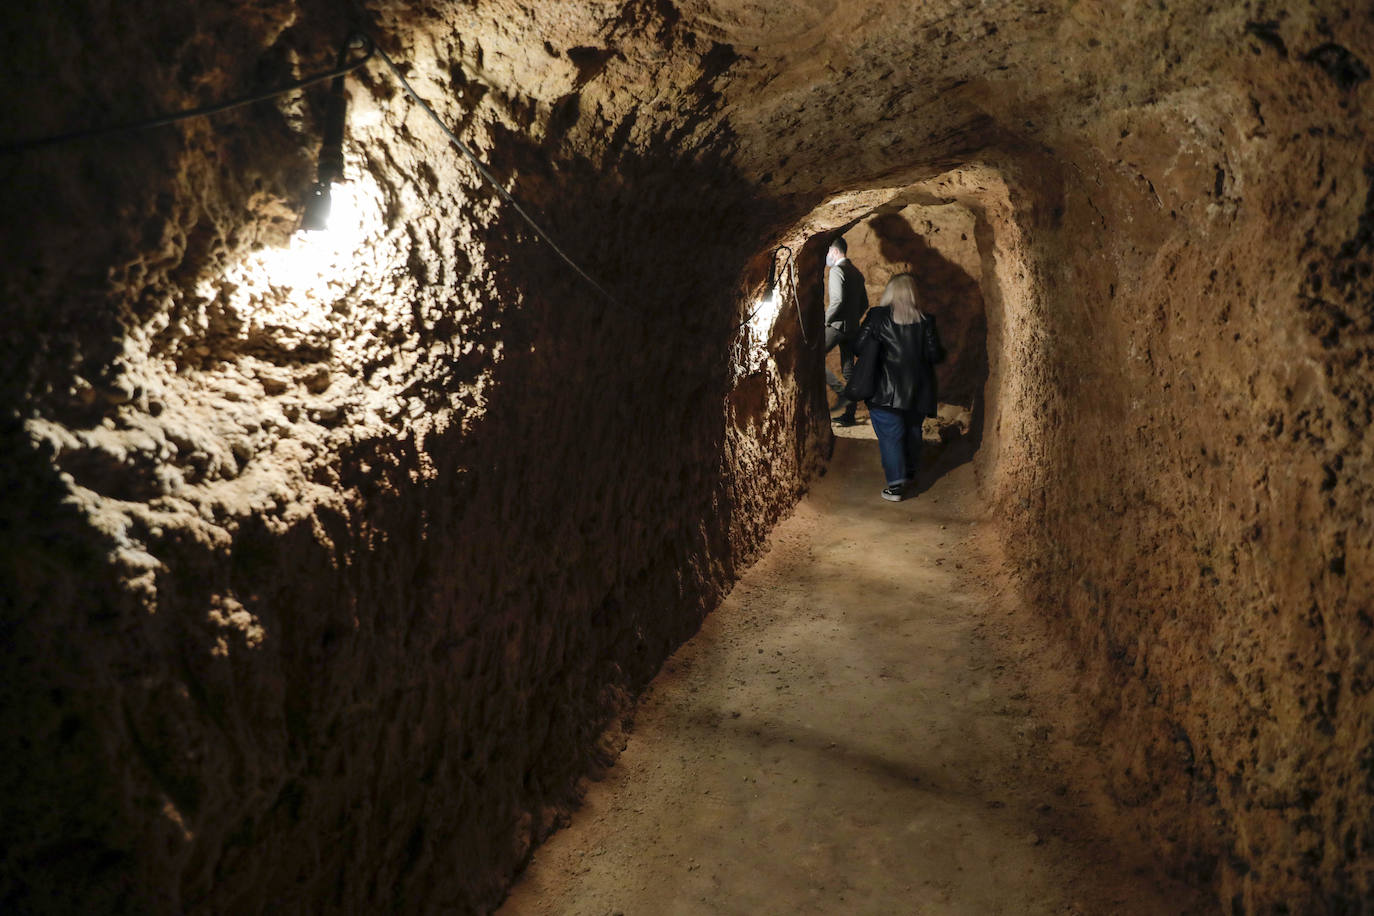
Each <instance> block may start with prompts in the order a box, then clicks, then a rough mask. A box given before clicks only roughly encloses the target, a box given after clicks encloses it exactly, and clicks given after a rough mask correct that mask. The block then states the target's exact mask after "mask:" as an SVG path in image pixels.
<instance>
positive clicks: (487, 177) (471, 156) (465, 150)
mask: <svg viewBox="0 0 1374 916" xmlns="http://www.w3.org/2000/svg"><path fill="white" fill-rule="evenodd" d="M377 55H378V56H379V57H381V59H382V61H383V62H384V63H385V64H386V65H387V66H388V67H389V68H390V69H391V72H392V74H394V75H395V77H396V79H397V80H399V81H400V83H401V85H402V86H403V87H404V88H405V91H406V92H407V93H408V94H409V95H410V97H411V98H412V99H414V100H415V103H416V104H417V105H419V106H420V108H421V109H423V110H424V112H425V114H427V115H429V116H430V118H431V119H432V120H433V121H434V123H435V124H437V125H439V129H440V130H442V131H443V132H444V135H445V136H447V137H448V138H449V140H451V141H453V145H454V146H456V147H458V152H460V153H462V154H463V156H464V157H465V158H466V159H467V160H468V161H469V162H471V163H472V166H473V168H475V169H477V172H478V174H480V175H481V176H482V178H483V180H484V181H486V183H487V184H488V185H490V186H491V189H492V190H493V191H495V192H496V193H497V194H498V195H500V197H501V199H502V200H504V201H505V202H506V203H508V204H510V205H511V206H512V207H513V208H515V212H516V213H518V214H520V218H521V219H523V220H524V221H525V222H526V223H528V224H529V227H530V228H531V229H533V230H534V231H535V233H537V234H538V236H539V237H540V238H541V239H543V240H544V241H545V243H547V244H548V246H549V247H550V248H552V249H553V250H554V253H555V254H557V255H558V256H559V257H560V258H562V259H563V260H564V262H566V263H567V265H568V266H569V267H571V268H572V269H573V270H575V271H577V274H578V276H580V277H581V278H582V279H583V280H586V281H587V282H588V283H589V284H591V286H592V287H593V288H594V289H595V290H596V291H597V292H599V293H601V295H603V296H605V297H606V299H607V301H609V302H610V303H611V304H612V305H616V306H619V307H620V308H622V309H625V310H626V311H630V312H634V310H633V309H630V308H629V307H628V306H626V305H623V304H621V302H620V300H618V299H616V297H615V296H612V295H611V294H610V293H609V292H607V290H606V287H604V286H602V285H601V284H600V283H597V282H596V281H595V280H593V279H592V278H591V275H590V274H588V273H587V272H586V271H585V270H583V269H582V268H581V267H580V266H578V263H577V262H576V261H574V260H573V259H572V258H571V257H570V256H569V255H568V253H567V252H566V251H564V250H563V249H562V248H561V247H559V245H558V243H557V242H555V241H554V240H553V239H552V238H551V237H550V236H549V234H548V233H547V232H545V231H544V229H543V227H541V226H540V225H539V224H538V223H537V222H535V220H534V217H533V216H530V215H529V213H528V212H526V210H525V208H524V207H522V206H520V202H519V201H517V200H516V199H515V198H514V197H512V196H511V193H510V192H509V191H507V190H506V189H505V188H504V187H502V186H501V183H500V182H499V181H497V180H496V177H495V176H494V175H492V174H491V172H489V171H488V170H487V167H486V165H484V164H483V163H482V160H481V159H479V158H477V154H476V153H474V152H473V151H472V150H471V149H470V148H469V147H468V145H467V144H466V143H464V142H463V141H462V140H460V139H459V138H458V135H457V134H456V133H454V132H453V130H452V129H450V128H449V126H448V125H447V124H445V123H444V120H443V119H442V118H440V117H439V115H437V114H436V113H435V111H434V109H433V108H430V107H429V103H428V102H426V101H425V100H424V99H422V98H420V95H419V93H417V92H416V91H415V90H414V89H413V88H412V87H411V85H410V82H409V81H408V80H407V79H406V78H405V74H403V73H401V71H400V68H398V67H397V66H396V64H395V62H394V61H393V60H392V59H391V58H390V57H389V56H388V55H387V53H386V51H384V50H382V49H381V48H377ZM634 314H636V315H638V314H639V313H638V312H634Z"/></svg>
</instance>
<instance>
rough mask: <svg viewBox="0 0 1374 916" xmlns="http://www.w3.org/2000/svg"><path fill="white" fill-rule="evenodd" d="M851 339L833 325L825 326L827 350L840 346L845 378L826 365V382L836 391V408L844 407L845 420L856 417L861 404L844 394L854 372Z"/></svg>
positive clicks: (842, 370)
mask: <svg viewBox="0 0 1374 916" xmlns="http://www.w3.org/2000/svg"><path fill="white" fill-rule="evenodd" d="M849 344H850V341H849V340H848V339H847V338H846V337H845V336H844V332H843V331H842V330H840V329H839V328H837V327H833V326H831V325H826V326H825V352H826V353H827V354H829V353H830V351H831V350H833V349H835V347H837V346H838V347H839V348H840V373H841V374H842V375H843V376H844V380H843V381H841V380H840V379H838V378H836V377H835V373H833V372H831V371H830V367H829V366H826V367H825V383H826V384H827V385H829V386H830V390H831V391H833V392H835V397H837V398H839V401H838V402H836V404H835V409H837V410H838V409H839V408H841V407H843V408H844V414H843V415H842V416H843V418H844V419H845V420H853V419H854V411H855V410H857V409H858V407H859V405H858V404H855V403H854V402H853V401H851V400H849V399H848V398H846V397H845V396H844V386H845V385H847V384H849V377H850V376H851V375H853V374H854V350H853V349H852V348H851V347H850V346H849Z"/></svg>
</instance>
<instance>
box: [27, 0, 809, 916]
mask: <svg viewBox="0 0 1374 916" xmlns="http://www.w3.org/2000/svg"><path fill="white" fill-rule="evenodd" d="M16 15H19V14H16ZM22 16H23V19H22V20H21V21H16V22H15V23H14V26H15V28H14V30H13V31H12V32H7V33H6V34H7V44H8V45H10V46H9V47H7V49H6V50H7V51H9V52H13V53H11V54H9V55H8V56H7V59H8V60H13V61H16V62H17V63H16V70H15V71H14V74H13V75H11V76H7V78H6V80H7V86H6V93H7V96H8V97H9V98H10V99H12V100H13V101H14V103H15V105H16V111H21V112H22V116H21V117H16V118H14V119H7V122H6V123H7V126H6V128H5V130H6V131H14V132H15V133H14V135H20V133H21V132H20V131H19V130H18V128H17V125H20V124H22V125H24V130H23V131H22V135H23V136H32V135H38V134H43V133H46V132H49V131H55V130H60V129H63V128H65V127H68V126H69V125H71V124H85V123H90V122H92V121H98V120H105V119H107V118H108V119H110V120H121V119H124V118H130V117H138V116H141V115H143V114H145V113H151V112H155V111H158V110H164V109H168V108H177V107H183V106H187V105H191V104H197V103H203V102H207V101H212V100H216V99H219V98H223V97H225V96H232V95H235V94H237V93H239V92H242V91H245V90H249V89H256V88H258V87H261V86H264V85H272V84H274V83H277V82H280V81H283V80H285V79H290V78H294V77H296V76H298V75H301V74H303V73H309V72H313V71H316V70H319V69H322V68H325V67H327V66H329V65H331V64H332V63H333V58H334V54H335V53H336V51H337V48H338V47H339V45H340V43H341V42H342V41H343V38H344V36H345V34H346V32H347V26H348V25H349V18H350V16H349V12H348V9H347V8H346V7H340V6H336V5H331V4H326V3H308V2H306V3H286V2H264V3H258V4H250V5H244V4H237V3H234V4H230V3H225V4H195V5H192V6H188V7H186V8H185V9H179V10H175V11H174V10H170V9H168V8H166V6H165V5H156V4H134V5H133V6H130V5H129V4H124V5H122V6H121V7H120V8H119V9H118V10H115V9H114V8H113V7H110V6H108V5H107V4H104V3H101V2H94V0H93V2H90V3H80V4H68V5H64V6H58V7H52V6H50V5H42V6H40V5H34V6H32V7H30V8H28V9H26V10H25V11H23V13H22ZM362 18H363V19H364V20H365V21H366V22H367V23H368V24H370V25H371V26H372V28H373V29H374V31H375V33H376V34H377V36H378V39H379V41H380V42H381V43H382V46H383V47H384V48H385V49H386V50H387V51H388V52H389V53H391V54H392V55H394V56H395V57H396V58H397V59H398V60H400V61H402V62H403V64H404V65H405V67H406V70H407V73H408V74H409V76H410V77H411V78H412V79H413V81H414V83H415V86H416V88H417V89H418V90H419V91H420V92H421V93H422V94H423V95H424V96H426V97H427V98H428V99H429V100H431V101H432V102H433V103H434V104H435V106H436V108H437V109H438V110H439V111H440V113H442V114H443V115H444V116H445V117H446V118H448V119H450V120H451V121H452V122H453V123H455V124H456V125H457V126H458V128H459V129H460V131H461V132H462V133H463V135H464V136H465V138H466V139H467V140H468V141H469V142H470V143H472V144H473V145H474V146H475V147H476V148H477V149H478V150H479V151H480V152H481V153H482V154H483V155H484V157H485V158H486V159H487V160H488V162H489V163H490V165H491V167H492V169H493V171H494V172H495V173H496V175H497V176H498V178H499V179H500V180H501V181H503V182H504V183H506V184H507V185H509V186H512V187H513V188H515V190H516V191H517V193H518V194H520V196H521V197H522V199H523V200H524V202H525V203H526V204H527V205H528V206H529V207H530V208H531V209H532V210H533V211H534V212H536V213H538V214H539V215H540V217H541V219H542V220H543V221H544V223H545V225H546V227H547V228H548V230H549V231H550V232H551V233H552V234H553V235H554V236H555V237H556V238H557V239H559V240H560V241H561V242H562V243H563V244H564V245H565V246H566V247H567V248H568V250H569V251H570V253H571V254H572V255H573V256H574V257H575V258H577V260H578V261H579V262H580V263H582V264H583V265H584V266H585V267H586V268H587V269H588V270H589V271H590V272H592V273H593V274H594V275H595V276H596V277H597V278H598V279H600V280H601V281H602V282H603V283H605V284H606V285H607V286H608V288H609V289H610V290H611V291H612V293H613V295H614V296H615V298H616V300H617V303H618V304H617V303H611V302H608V301H607V300H606V299H605V298H604V297H602V296H600V295H599V294H597V293H596V292H594V291H592V290H591V289H590V288H589V287H588V286H587V285H586V284H585V283H583V282H582V281H581V280H580V279H579V278H578V277H577V276H576V275H575V274H573V273H571V272H570V270H569V269H568V268H567V267H566V266H565V265H564V264H562V263H561V262H560V261H559V260H558V259H557V258H556V257H555V256H554V255H552V254H551V252H550V251H549V249H548V248H547V246H545V245H544V244H543V243H542V242H540V241H539V240H538V239H537V238H535V237H534V235H533V234H532V233H531V232H530V231H529V230H528V228H527V227H525V226H524V225H523V224H521V223H520V222H519V221H518V220H517V219H516V217H515V214H514V213H513V212H512V211H511V209H510V208H509V207H508V206H506V205H504V204H502V203H501V202H500V201H499V200H497V198H496V197H495V196H494V195H493V194H492V193H491V192H490V190H489V189H486V188H484V187H483V186H482V184H481V182H480V180H479V179H478V176H477V175H476V173H475V172H474V171H473V170H472V169H471V168H470V167H469V166H467V165H466V164H464V163H462V162H461V161H460V160H459V159H458V158H457V157H456V156H455V155H454V153H453V151H452V150H451V149H449V148H448V146H447V144H446V142H445V140H444V138H443V136H442V135H441V134H440V132H439V131H438V129H437V128H436V127H435V126H434V125H433V124H432V123H431V122H430V121H428V120H427V119H426V118H425V117H424V115H423V114H422V113H421V112H420V111H419V110H418V109H417V108H416V107H415V106H414V105H413V104H412V103H411V102H410V101H409V100H407V99H406V98H405V97H404V96H403V95H402V94H401V92H400V91H399V89H398V87H397V85H396V83H395V81H394V80H393V79H392V78H391V77H390V76H388V75H386V74H384V72H383V71H381V69H380V68H379V66H378V65H375V64H374V65H372V66H371V67H369V68H368V69H367V70H365V71H361V72H359V73H358V74H357V75H356V76H354V77H351V78H350V80H349V93H350V97H351V102H350V116H349V127H348V136H349V140H348V143H347V146H346V157H347V178H348V185H347V188H340V189H339V191H338V192H337V194H336V206H340V209H351V210H352V213H353V222H352V225H350V226H343V227H337V226H336V227H335V229H334V231H333V232H332V233H331V234H330V235H329V236H327V237H325V238H324V239H310V240H306V239H294V240H288V236H289V234H290V231H291V229H292V228H293V226H294V221H295V219H296V217H297V215H298V213H299V208H298V205H297V201H298V200H299V199H300V197H301V195H302V194H303V192H304V190H305V187H306V186H307V184H308V182H309V181H310V179H311V178H312V177H313V175H312V174H311V172H312V163H313V153H314V148H315V145H316V144H317V143H318V137H319V129H320V128H319V115H320V112H321V107H320V106H321V95H322V93H321V92H320V91H318V90H317V91H315V92H310V93H305V94H298V95H295V96H291V97H288V98H286V99H283V100H280V101H277V102H268V103H262V104H258V105H255V106H253V107H251V108H249V109H244V110H241V111H238V112H235V113H231V114H226V115H222V116H219V117H217V118H216V119H214V120H209V121H197V122H193V123H190V124H187V125H185V126H182V127H174V128H166V129H162V130H159V131H156V132H150V133H140V134H136V135H126V136H119V137H115V138H111V139H109V140H105V141H101V142H98V143H87V144H84V145H75V146H71V147H62V148H54V149H51V150H47V151H43V152H39V153H28V154H24V155H21V156H16V157H6V158H5V159H4V161H3V165H2V166H0V167H3V169H4V181H3V182H0V184H2V185H3V187H4V191H3V192H2V193H3V195H4V203H5V207H4V210H5V212H6V213H7V214H8V215H9V219H8V222H9V225H10V230H11V231H10V237H11V240H12V243H13V244H12V245H11V246H10V248H9V254H8V257H9V258H10V263H9V264H8V265H7V267H6V270H5V271H4V272H3V281H0V282H3V284H4V287H3V297H2V298H3V302H4V303H5V304H4V310H5V317H4V323H5V326H6V329H7V332H8V333H7V334H6V336H5V338H4V344H3V346H4V348H5V352H4V354H3V355H4V359H3V364H4V369H3V371H4V375H3V388H4V404H5V405H6V413H5V416H4V445H3V450H0V454H3V455H4V459H3V461H4V467H3V476H4V480H5V487H6V498H5V500H4V505H3V516H0V538H2V539H3V546H0V557H3V559H0V564H3V565H0V569H3V573H2V574H0V575H2V577H3V589H2V591H0V594H3V604H0V632H3V640H0V654H2V655H0V671H3V675H2V676H0V678H2V680H0V760H3V765H0V825H2V826H0V831H3V840H0V847H3V849H4V856H3V865H0V909H3V910H5V911H6V912H137V913H148V912H165V913H181V912H263V911H331V910H346V911H351V912H384V911H399V912H419V911H432V910H444V911H454V912H466V911H474V910H480V909H483V908H485V907H486V906H489V905H491V904H492V903H493V902H494V901H496V900H499V898H500V896H501V894H502V891H503V888H504V886H505V882H506V881H507V880H508V879H509V876H510V874H511V873H512V871H513V869H514V868H515V867H516V866H517V865H518V864H519V863H520V862H521V861H522V859H523V858H524V856H526V855H527V854H528V852H529V850H530V848H531V844H532V843H533V842H535V841H536V840H537V839H538V838H539V837H540V836H542V835H543V834H544V833H545V832H547V831H548V830H549V829H551V828H552V826H553V825H554V824H555V823H556V821H557V819H558V818H559V816H560V813H561V812H562V811H564V810H566V808H567V806H568V804H569V803H570V802H571V801H572V800H573V799H574V798H575V795H576V785H577V781H578V779H579V778H581V777H582V776H583V775H584V774H585V773H587V772H588V771H589V770H590V769H593V768H594V767H596V766H599V765H604V764H605V763H606V762H607V760H608V759H609V758H610V757H611V756H613V754H614V752H615V747H614V737H613V736H614V728H612V731H611V732H610V733H608V737H605V738H603V737H602V736H603V731H604V730H605V729H606V728H607V726H608V725H610V726H614V724H615V723H616V721H617V720H618V717H620V716H622V715H624V714H625V713H626V710H627V708H628V707H627V699H628V697H629V696H631V695H632V694H633V692H634V691H635V690H636V689H637V688H638V687H639V686H640V685H641V684H642V683H643V682H644V681H645V680H646V679H647V678H648V677H649V676H650V675H651V674H652V673H653V672H654V671H655V670H656V668H657V666H658V664H659V661H660V660H661V659H662V658H663V657H664V656H665V655H666V654H667V653H668V652H669V651H670V650H671V649H672V648H673V647H674V646H675V645H676V644H677V643H678V642H680V641H681V640H682V639H683V638H684V637H685V636H687V635H688V634H690V633H691V632H693V631H694V630H695V628H696V626H697V624H698V622H699V621H700V619H701V617H702V615H703V614H704V613H706V612H707V611H709V610H710V608H711V607H713V606H714V604H715V602H716V600H717V598H718V596H719V595H720V594H721V592H722V590H723V589H724V588H725V587H726V586H727V585H728V583H729V582H730V581H731V579H732V576H733V574H734V571H735V570H736V569H737V568H738V566H739V564H741V563H743V562H746V561H747V560H748V559H749V557H750V556H751V554H752V551H753V550H754V549H755V548H756V547H757V545H758V544H759V541H760V539H761V537H762V536H763V534H764V533H765V532H766V531H767V529H768V527H769V526H770V525H771V523H772V522H773V521H774V520H775V519H776V518H777V517H778V516H779V514H780V513H782V512H784V511H786V509H787V508H788V506H789V505H790V504H791V502H792V501H793V500H794V499H795V498H796V495H797V493H798V492H799V490H800V487H801V485H802V482H803V480H804V479H805V477H806V476H807V475H808V474H809V473H810V472H811V471H812V470H813V469H814V467H815V465H816V463H817V462H818V461H819V459H820V457H821V455H820V452H821V450H822V449H823V448H824V447H825V446H826V445H827V443H828V431H827V429H826V426H825V424H824V417H823V414H822V413H821V409H822V405H821V402H820V401H819V399H818V398H816V397H815V392H814V385H812V384H811V383H806V384H799V383H798V379H799V378H812V377H814V376H815V374H816V372H817V371H818V366H819V356H818V354H816V353H815V352H814V351H811V350H808V349H807V348H806V347H804V346H803V345H801V344H800V342H799V336H798V330H799V328H798V326H797V324H796V321H795V316H794V315H793V314H792V313H783V318H782V320H779V321H776V322H774V321H772V320H769V319H770V317H771V316H769V315H764V316H762V317H761V318H757V319H756V321H755V322H754V323H753V325H752V326H751V327H748V328H744V329H740V328H739V327H738V325H739V323H740V321H741V320H742V319H743V317H744V316H745V315H746V314H747V313H748V311H749V309H751V308H752V305H753V300H754V293H755V292H756V290H757V284H758V283H760V282H761V281H762V279H763V275H764V272H765V271H766V265H765V262H764V259H763V257H761V256H759V255H758V253H759V252H760V251H764V250H766V245H767V243H768V241H769V239H768V236H767V230H768V228H769V226H770V221H771V220H773V219H775V216H774V213H775V211H776V205H772V204H769V203H768V202H767V201H757V202H755V203H754V204H753V205H751V206H741V203H742V202H744V203H748V202H750V201H751V200H753V197H754V195H753V194H752V192H751V189H750V187H749V185H748V184H747V183H745V182H744V181H743V180H742V179H741V178H740V177H738V175H737V173H736V172H735V171H734V170H733V169H732V167H731V166H730V165H729V163H728V162H727V161H725V160H724V159H723V158H722V156H723V152H724V150H725V147H726V144H727V142H728V136H726V135H725V134H723V133H720V132H718V131H717V124H716V121H717V118H718V115H717V108H718V99H717V98H716V97H715V95H714V92H713V89H712V82H713V80H714V79H715V78H716V76H717V75H718V73H719V71H720V70H721V69H722V68H724V67H726V66H728V65H729V64H730V62H731V57H730V54H729V53H728V50H727V49H723V48H721V47H720V46H717V45H715V44H713V43H712V42H710V41H706V40H704V39H702V38H700V37H698V36H696V35H694V34H690V33H686V32H683V31H682V30H681V29H680V28H679V27H678V24H677V17H676V15H675V14H674V12H673V10H672V8H671V7H669V6H665V5H661V4H660V5H656V4H650V3H639V2H628V3H600V4H585V5H579V6H576V7H569V6H568V5H566V4H561V3H543V4H532V5H529V4H527V5H523V6H522V5H519V4H513V3H484V4H480V5H471V4H453V5H442V6H438V7H435V6H429V5H423V4H415V5H410V4H404V3H390V4H374V5H372V6H371V7H370V8H369V9H368V10H367V11H366V12H365V14H364V15H363V17H362ZM651 74H653V75H655V76H657V77H658V79H651V78H650V75H651ZM40 75H43V76H45V77H46V79H39V77H40ZM21 87H22V88H23V89H24V90H25V92H26V93H27V94H24V95H20V94H19V90H20V88H21ZM343 203H349V204H350V205H351V206H350V207H349V208H344V207H342V206H341V205H342V204H343ZM336 215H337V214H336ZM684 242H689V243H690V244H689V245H686V246H684ZM263 243H265V247H264V248H262V249H261V250H258V251H255V250H254V249H255V246H259V245H261V244H263ZM288 246H289V247H288ZM746 287H748V289H747V290H746ZM746 292H747V293H748V295H746ZM811 320H813V321H814V320H817V319H816V316H812V318H811ZM817 417H819V418H820V419H819V420H818V419H817Z"/></svg>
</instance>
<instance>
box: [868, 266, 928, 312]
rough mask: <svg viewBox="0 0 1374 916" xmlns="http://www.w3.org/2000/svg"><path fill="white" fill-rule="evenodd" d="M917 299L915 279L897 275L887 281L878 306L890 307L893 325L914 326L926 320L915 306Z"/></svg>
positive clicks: (905, 275)
mask: <svg viewBox="0 0 1374 916" xmlns="http://www.w3.org/2000/svg"><path fill="white" fill-rule="evenodd" d="M919 299H920V297H919V296H918V295H917V293H916V278H915V277H913V276H912V275H911V274H897V276H895V277H893V278H892V279H891V280H888V281H887V288H886V289H884V290H883V298H882V300H881V301H880V302H879V303H878V305H880V306H885V305H890V306H892V322H893V324H915V323H916V322H918V321H925V320H926V316H925V313H924V312H922V311H921V307H920V306H919V305H917V304H916V303H917V301H918V300H919Z"/></svg>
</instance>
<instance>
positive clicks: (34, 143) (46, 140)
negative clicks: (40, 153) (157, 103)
mask: <svg viewBox="0 0 1374 916" xmlns="http://www.w3.org/2000/svg"><path fill="white" fill-rule="evenodd" d="M361 38H362V41H363V56H362V57H360V58H358V59H357V60H352V61H350V60H348V59H347V57H348V55H347V48H345V51H344V53H341V54H340V55H339V63H338V64H337V65H336V66H335V67H334V69H332V70H327V71H325V72H323V73H316V74H313V75H311V76H307V77H304V78H302V79H298V80H294V81H292V82H290V83H286V84H284V85H281V86H277V87H276V88H275V89H265V90H263V91H262V92H256V93H253V94H252V95H245V96H240V97H239V98H236V99H230V100H229V101H227V102H215V103H212V104H210V105H201V106H200V107H198V108H187V109H185V110H184V111H175V112H171V113H169V114H161V115H155V116H153V117H151V118H145V119H143V120H141V121H129V122H127V123H124V124H108V125H104V126H101V127H87V128H82V129H80V130H70V131H66V132H65V133H60V134H53V135H51V136H48V137H37V138H34V139H31V140H16V141H13V142H10V143H0V155H13V154H15V153H25V152H28V151H29V150H35V149H42V148H43V147H45V146H57V145H59V144H63V143H76V142H77V141H80V140H91V139H94V138H96V137H108V136H112V135H114V134H126V133H132V132H133V131H139V130H150V129H152V128H154V127H166V126H167V125H169V124H177V123H179V122H181V121H189V120H191V119H192V118H204V117H209V116H210V115H217V114H221V113H223V112H226V111H233V110H234V109H235V108H243V107H244V106H245V105H252V104H254V103H255V102H266V101H268V100H269V99H275V98H277V97H279V96H283V95H287V94H288V93H291V92H296V91H298V90H300V89H308V88H309V87H311V86H315V85H317V84H319V83H323V82H325V81H326V80H333V79H341V78H342V77H344V76H347V75H348V74H350V73H352V72H353V71H354V70H357V69H358V68H359V67H362V66H365V65H366V64H367V62H368V61H370V60H371V59H372V53H373V44H372V41H371V39H369V38H367V37H366V36H361Z"/></svg>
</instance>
